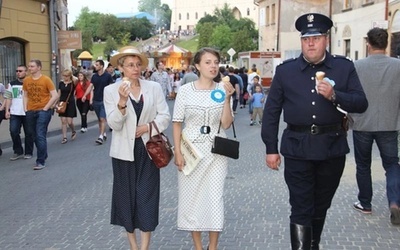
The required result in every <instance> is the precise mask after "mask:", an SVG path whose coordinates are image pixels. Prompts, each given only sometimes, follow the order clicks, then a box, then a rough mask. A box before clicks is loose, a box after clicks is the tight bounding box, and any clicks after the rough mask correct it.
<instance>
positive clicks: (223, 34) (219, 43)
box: [209, 24, 232, 53]
mask: <svg viewBox="0 0 400 250" xmlns="http://www.w3.org/2000/svg"><path fill="white" fill-rule="evenodd" d="M231 43H232V32H231V29H230V28H229V26H228V25H224V24H222V25H218V26H217V27H215V29H214V30H213V32H212V35H211V37H210V41H209V44H210V46H211V47H214V48H217V49H219V50H220V51H221V52H222V53H226V51H228V49H230V46H231Z"/></svg>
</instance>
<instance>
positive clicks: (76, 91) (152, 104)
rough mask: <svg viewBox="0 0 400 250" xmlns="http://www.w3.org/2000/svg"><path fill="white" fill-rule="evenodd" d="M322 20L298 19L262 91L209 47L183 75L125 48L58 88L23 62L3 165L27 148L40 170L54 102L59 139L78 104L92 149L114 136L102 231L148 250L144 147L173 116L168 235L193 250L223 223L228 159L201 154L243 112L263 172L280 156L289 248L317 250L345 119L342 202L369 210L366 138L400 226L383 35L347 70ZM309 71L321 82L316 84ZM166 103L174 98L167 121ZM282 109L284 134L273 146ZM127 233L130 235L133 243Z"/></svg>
mask: <svg viewBox="0 0 400 250" xmlns="http://www.w3.org/2000/svg"><path fill="white" fill-rule="evenodd" d="M332 25H333V23H332V21H331V20H330V19H329V18H328V17H326V16H324V15H321V14H318V13H309V14H305V15H303V16H300V17H299V18H298V19H297V21H296V23H295V27H296V29H297V30H298V31H299V32H300V43H301V48H302V53H301V55H300V56H299V57H297V58H294V59H289V60H286V61H284V62H283V63H282V64H281V65H279V66H278V67H277V68H276V73H275V75H274V78H273V81H272V85H271V88H270V92H269V93H267V92H265V91H264V89H263V86H262V85H261V84H260V83H261V78H260V76H259V75H258V73H257V68H256V67H255V65H253V66H252V68H251V69H250V71H249V72H246V69H244V68H241V69H235V68H233V67H228V68H226V67H219V62H220V59H221V56H220V53H219V52H218V51H217V50H215V49H212V48H202V49H200V50H199V51H197V52H196V54H195V56H194V60H193V65H191V66H189V67H188V68H187V69H186V72H184V71H176V70H173V69H167V68H165V65H164V63H163V62H162V61H159V62H157V63H156V65H155V66H156V68H155V70H149V69H148V64H149V60H148V58H147V57H146V56H145V55H143V54H142V53H140V51H139V50H138V49H137V48H135V47H132V46H126V47H123V48H121V49H119V51H118V53H116V54H115V55H114V56H113V57H112V58H111V60H110V64H109V65H108V66H107V68H105V64H104V61H102V60H97V61H96V62H95V64H94V73H93V75H91V74H89V73H88V72H87V71H79V72H76V74H77V75H76V77H75V76H74V75H73V72H72V71H71V70H64V71H63V72H62V80H61V81H60V82H59V84H58V92H57V90H56V89H55V86H54V83H53V82H52V81H51V79H50V78H48V77H47V76H44V75H43V74H42V73H41V62H40V61H39V60H31V61H30V62H29V65H28V70H29V73H30V74H29V75H28V74H27V67H26V66H23V65H20V66H18V67H17V70H16V76H17V79H16V80H15V81H13V82H11V83H9V84H8V85H7V86H5V87H1V85H0V93H2V95H4V100H2V99H0V101H2V102H1V103H0V112H1V113H3V115H2V117H5V118H6V119H10V134H11V138H12V141H13V153H14V154H13V156H12V157H11V158H10V160H11V161H14V160H18V159H20V158H26V159H29V158H31V157H32V156H33V146H34V145H35V146H36V148H37V159H36V163H35V165H34V170H41V169H43V168H44V167H45V166H46V165H45V161H46V159H47V157H48V154H47V141H46V133H47V127H48V124H49V122H50V119H51V115H52V111H51V110H52V109H53V107H54V105H55V103H56V102H57V101H63V102H67V103H68V105H67V108H66V111H65V112H63V113H60V114H59V117H60V119H61V124H62V125H61V126H62V127H61V133H62V140H61V143H62V144H65V143H67V142H68V139H70V140H74V139H75V138H76V136H77V133H76V128H75V125H74V123H73V119H74V118H75V117H76V116H77V110H76V109H77V108H78V111H79V113H80V116H81V130H80V131H81V133H85V132H86V131H87V114H88V112H89V110H91V109H92V110H94V111H95V113H96V116H97V118H98V129H99V135H98V137H97V139H96V140H95V143H96V144H98V145H102V144H103V143H104V142H105V141H106V140H107V133H106V126H107V125H108V126H109V128H110V131H112V137H111V145H110V157H111V165H112V169H113V191H112V201H111V224H114V225H119V226H122V227H124V228H125V230H126V232H127V238H128V241H129V244H130V249H132V250H138V249H141V250H147V249H149V246H150V242H151V232H153V231H154V230H155V229H156V227H157V225H158V217H159V204H160V169H159V168H157V167H156V165H155V164H154V162H153V159H151V157H150V156H149V154H148V153H147V151H146V146H145V145H146V143H147V142H148V141H149V139H150V137H152V136H154V135H155V134H156V133H157V132H155V131H156V129H154V128H155V127H154V126H156V127H157V128H158V130H159V131H160V132H163V131H165V130H166V129H167V128H168V126H169V125H170V123H171V121H172V131H173V141H174V155H175V157H174V163H175V165H176V166H177V170H178V193H179V195H178V197H179V198H178V216H177V227H178V230H184V231H188V232H191V236H192V240H193V245H194V248H195V249H196V250H201V249H203V242H202V232H206V233H208V243H207V249H210V250H215V249H218V239H219V236H220V232H221V231H222V230H223V228H224V200H223V194H224V183H225V179H226V176H227V172H228V158H227V157H225V156H222V155H219V154H215V153H212V152H211V147H212V144H213V138H214V137H215V136H216V135H217V133H218V134H219V136H222V137H224V136H226V135H225V132H224V131H225V130H226V129H228V128H229V127H231V125H232V123H233V121H234V117H235V113H237V108H238V107H239V108H246V105H248V108H249V113H250V125H251V126H254V125H256V124H257V123H258V124H259V125H260V126H261V138H262V140H263V142H264V143H265V146H266V158H265V162H266V165H267V166H268V167H269V168H270V169H272V170H278V169H279V168H280V165H281V155H283V156H284V165H285V168H284V178H285V182H286V184H287V186H288V190H289V203H290V206H291V212H290V239H291V248H292V249H307V250H308V249H314V250H315V249H319V245H320V241H321V235H322V231H323V228H324V226H325V219H326V216H327V213H328V210H329V208H330V206H331V202H332V199H333V197H334V195H335V192H336V190H337V188H338V186H339V183H340V179H341V176H342V174H343V170H344V166H345V159H346V154H348V153H349V151H350V149H349V145H348V142H347V129H348V127H347V124H345V122H348V121H350V120H351V121H353V123H352V124H351V125H350V126H351V127H352V129H353V140H354V152H355V160H356V165H357V174H356V177H357V184H358V188H359V195H358V201H357V202H356V203H354V204H352V207H353V208H354V209H355V210H357V211H360V212H362V213H365V214H369V213H372V205H371V201H372V181H371V148H372V143H373V142H374V141H375V142H376V143H377V145H378V148H379V151H380V153H381V158H382V165H383V167H384V169H385V171H386V180H387V199H388V207H389V212H390V221H391V223H392V224H393V225H400V208H399V206H400V182H399V178H400V165H399V156H398V152H399V151H398V144H397V142H398V131H399V130H400V85H399V84H398V82H397V81H398V79H399V77H400V75H399V74H400V61H399V60H397V59H392V58H389V57H388V56H386V55H385V50H386V48H387V42H388V34H387V32H386V31H385V30H383V29H380V28H374V29H371V30H370V31H369V32H368V34H367V41H368V52H369V56H368V57H367V58H366V59H363V60H359V61H357V62H356V63H353V62H352V61H351V60H349V59H348V58H346V57H343V56H334V55H331V54H330V53H329V52H328V51H327V50H326V48H327V46H328V44H329V37H328V32H329V30H330V28H331V27H332ZM372 65H374V66H376V65H378V66H377V67H375V68H374V67H372ZM317 72H318V73H321V72H322V73H323V75H324V76H323V77H322V78H319V77H317ZM226 79H228V81H226ZM168 99H175V103H174V109H173V114H172V115H171V114H170V112H169V107H168V103H167V100H168ZM282 111H284V112H283V120H284V121H285V122H286V123H287V128H286V129H285V130H284V131H283V135H282V139H281V144H280V150H279V149H278V132H279V122H280V117H281V113H282ZM1 113H0V114H1ZM2 117H0V122H1V119H2ZM257 118H258V121H257ZM21 127H23V129H24V132H25V143H24V147H22V142H21V137H20V130H21ZM68 128H69V129H70V131H71V135H70V136H68V135H67V130H68ZM219 128H222V130H221V132H220V131H219ZM151 131H152V132H151ZM150 133H152V134H150ZM182 138H185V140H188V141H189V142H190V145H191V147H192V149H193V151H196V152H200V155H202V157H201V159H200V161H199V162H198V164H197V165H196V167H195V168H194V170H193V171H191V172H190V173H187V172H185V171H183V170H185V168H186V167H187V165H186V163H187V158H185V157H186V156H185V155H184V154H183V151H182V148H181V144H182V140H183V139H182ZM136 231H140V247H139V244H138V242H139V241H138V240H137V236H136Z"/></svg>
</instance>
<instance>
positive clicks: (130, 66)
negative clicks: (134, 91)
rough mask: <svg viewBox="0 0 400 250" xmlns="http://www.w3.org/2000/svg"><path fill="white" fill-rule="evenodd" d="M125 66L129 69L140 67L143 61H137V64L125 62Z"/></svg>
mask: <svg viewBox="0 0 400 250" xmlns="http://www.w3.org/2000/svg"><path fill="white" fill-rule="evenodd" d="M124 67H125V68H128V69H133V68H137V69H140V68H142V64H141V63H136V64H134V63H130V64H125V65H124Z"/></svg>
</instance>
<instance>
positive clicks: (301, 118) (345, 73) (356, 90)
mask: <svg viewBox="0 0 400 250" xmlns="http://www.w3.org/2000/svg"><path fill="white" fill-rule="evenodd" d="M317 71H323V72H325V77H328V78H329V79H331V80H334V81H335V85H334V90H335V93H336V100H335V102H332V101H330V100H328V99H326V98H324V97H323V96H322V95H319V94H318V93H317V91H316V89H315V73H316V72H317ZM337 106H339V107H340V108H342V109H343V110H346V111H347V112H351V113H362V112H364V111H365V110H366V109H367V107H368V102H367V99H366V96H365V93H364V91H363V89H362V86H361V84H360V80H359V78H358V76H357V73H356V70H355V68H354V64H353V62H352V61H351V60H349V59H347V58H346V57H343V56H333V55H331V54H329V53H328V52H326V56H325V59H324V60H323V62H321V63H319V64H317V65H314V64H310V63H308V62H307V61H306V60H305V59H304V58H303V55H302V54H301V55H300V56H299V57H298V58H296V59H289V60H287V61H285V62H283V63H282V64H281V65H279V66H278V67H277V68H276V74H275V76H274V78H273V81H272V85H271V89H270V93H269V95H268V99H267V102H266V106H265V109H264V117H263V123H262V132H261V134H262V139H263V141H264V143H265V145H266V152H267V154H277V153H279V151H278V131H279V120H280V115H281V112H282V110H283V119H284V121H285V122H286V123H287V124H290V125H293V126H310V129H311V125H313V124H315V125H318V126H329V125H335V124H341V123H342V121H343V117H344V114H343V113H341V112H339V111H338V110H337V108H336V107H337ZM346 136H347V132H346V131H345V130H336V131H331V132H327V133H321V134H311V133H307V132H297V131H292V130H289V129H285V130H284V132H283V135H282V142H281V153H282V155H283V156H285V157H288V158H293V159H303V160H326V159H330V158H335V157H339V156H343V155H345V154H347V153H348V152H349V151H350V150H349V146H348V144H347V139H346Z"/></svg>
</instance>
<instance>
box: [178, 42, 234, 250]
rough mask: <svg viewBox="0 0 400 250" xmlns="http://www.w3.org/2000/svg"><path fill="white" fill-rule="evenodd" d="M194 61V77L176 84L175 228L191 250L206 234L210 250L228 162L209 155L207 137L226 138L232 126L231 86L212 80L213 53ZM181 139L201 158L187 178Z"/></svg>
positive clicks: (220, 217) (219, 222)
mask: <svg viewBox="0 0 400 250" xmlns="http://www.w3.org/2000/svg"><path fill="white" fill-rule="evenodd" d="M193 60H194V64H195V66H196V69H197V71H198V72H199V79H198V80H196V81H194V82H191V83H187V84H185V85H183V86H181V88H180V90H179V94H178V95H177V98H176V100H175V106H174V114H173V119H172V121H173V138H174V144H175V164H176V165H177V167H178V170H179V172H178V185H179V187H178V188H179V198H178V230H184V231H190V232H191V234H192V239H193V244H194V247H195V249H196V250H202V249H203V244H202V237H201V233H202V232H208V236H209V243H208V247H207V249H210V250H215V249H217V247H218V237H219V234H220V232H221V231H222V230H223V228H224V200H223V193H224V183H225V178H226V175H227V172H228V159H227V157H225V156H221V155H217V154H213V153H211V147H212V141H213V139H212V138H214V136H215V135H216V134H217V131H219V130H218V128H219V126H221V135H222V136H225V132H224V129H227V128H229V127H230V126H231V124H232V121H233V114H232V104H231V96H232V94H233V93H234V92H235V89H234V87H233V86H232V85H231V84H230V83H223V82H214V81H213V79H214V78H215V77H217V75H218V74H219V69H218V65H219V62H220V54H219V52H218V51H216V50H214V49H211V48H202V49H200V50H199V51H198V52H197V53H196V54H195V56H194V59H193ZM235 79H236V78H235ZM236 85H238V84H236ZM237 88H239V87H238V86H237ZM183 123H185V126H184V128H183V126H182V124H183ZM182 128H183V129H182ZM182 136H185V137H186V138H188V140H190V142H191V144H193V146H194V147H196V148H197V150H199V151H200V152H202V154H203V155H204V157H203V158H202V159H201V160H200V162H199V163H198V165H197V166H196V167H195V169H194V170H193V171H192V172H191V173H190V174H188V175H185V174H184V172H183V171H182V170H184V169H185V168H186V167H187V166H185V160H184V158H183V155H182V150H181V147H180V145H181V137H182Z"/></svg>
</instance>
